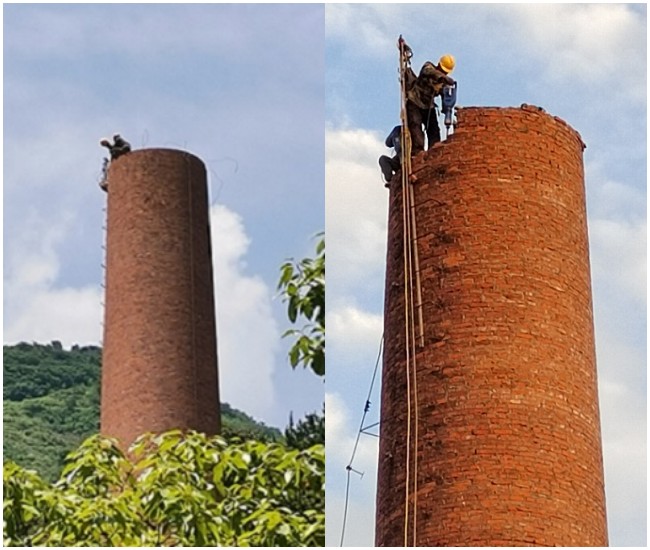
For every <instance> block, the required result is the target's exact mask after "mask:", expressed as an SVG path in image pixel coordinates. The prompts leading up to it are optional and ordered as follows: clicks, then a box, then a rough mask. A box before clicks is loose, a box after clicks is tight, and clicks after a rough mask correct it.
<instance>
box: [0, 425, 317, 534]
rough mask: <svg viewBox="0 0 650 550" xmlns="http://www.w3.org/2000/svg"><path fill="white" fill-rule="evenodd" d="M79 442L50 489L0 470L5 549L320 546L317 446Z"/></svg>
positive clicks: (168, 438)
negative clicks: (1, 475)
mask: <svg viewBox="0 0 650 550" xmlns="http://www.w3.org/2000/svg"><path fill="white" fill-rule="evenodd" d="M128 456H129V458H128V459H127V457H126V456H125V455H124V454H123V453H122V452H121V451H120V450H119V448H118V447H117V446H116V445H115V442H114V441H112V440H110V439H106V438H103V437H101V436H92V437H90V438H88V439H87V440H86V441H85V442H84V443H83V444H82V445H81V447H80V448H79V449H77V450H76V451H74V452H73V453H71V454H70V455H69V456H68V459H67V462H66V466H65V467H64V470H63V472H62V474H61V477H60V478H59V480H58V481H57V482H56V483H54V484H53V485H49V484H47V483H45V482H44V481H43V480H41V479H40V477H39V476H38V475H37V474H36V473H35V472H30V471H26V470H24V469H22V468H20V467H19V466H17V465H16V464H14V463H11V462H9V463H5V465H4V487H3V494H4V502H3V508H4V544H5V546H35V545H42V546H72V545H74V546H323V545H324V543H325V528H324V524H325V514H324V501H325V495H324V490H323V485H324V459H325V456H324V447H323V446H322V445H316V446H313V447H311V448H309V449H306V450H302V451H299V450H288V449H287V448H285V447H284V446H282V445H279V444H275V443H271V444H265V443H260V442H255V441H247V442H241V441H238V440H231V441H229V442H226V441H225V440H224V439H223V438H221V437H212V438H208V437H206V436H204V435H201V434H198V433H194V432H191V433H188V434H185V435H184V434H182V433H181V432H180V431H171V432H167V433H165V434H162V435H158V436H153V435H147V436H143V437H142V438H140V439H139V440H138V441H136V442H135V443H134V444H133V446H132V447H131V448H130V449H129V453H128Z"/></svg>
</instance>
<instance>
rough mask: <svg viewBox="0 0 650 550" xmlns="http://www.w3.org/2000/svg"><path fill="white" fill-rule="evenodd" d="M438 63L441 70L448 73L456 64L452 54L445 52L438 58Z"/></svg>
mask: <svg viewBox="0 0 650 550" xmlns="http://www.w3.org/2000/svg"><path fill="white" fill-rule="evenodd" d="M438 65H440V68H441V69H442V70H443V71H445V72H446V73H447V74H449V73H450V72H451V71H453V70H454V67H455V66H456V60H455V59H454V56H453V55H451V54H449V53H446V54H445V55H443V56H442V57H441V58H440V61H438Z"/></svg>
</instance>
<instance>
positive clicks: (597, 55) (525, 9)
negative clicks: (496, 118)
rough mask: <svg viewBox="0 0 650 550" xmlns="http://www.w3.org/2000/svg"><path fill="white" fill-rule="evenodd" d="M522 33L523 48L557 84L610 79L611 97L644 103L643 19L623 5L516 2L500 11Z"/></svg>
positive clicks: (521, 44)
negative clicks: (615, 96) (540, 63)
mask: <svg viewBox="0 0 650 550" xmlns="http://www.w3.org/2000/svg"><path fill="white" fill-rule="evenodd" d="M500 9H501V10H503V11H504V12H505V13H506V14H508V15H509V16H510V17H511V20H512V22H513V25H514V26H515V28H517V29H518V30H519V38H520V44H519V46H520V47H521V49H522V50H523V51H524V52H526V53H528V54H530V55H534V56H535V57H537V58H538V59H539V60H540V61H542V62H543V63H544V64H545V65H546V77H547V78H549V79H550V80H552V81H553V82H555V83H561V82H563V81H566V79H571V80H575V79H581V80H584V81H585V82H587V83H596V82H599V81H604V80H610V81H611V82H612V94H616V95H618V97H619V100H621V97H622V96H625V97H632V98H634V99H635V100H636V101H637V102H645V97H646V87H645V76H646V66H645V57H644V56H643V55H639V51H638V49H639V44H644V45H645V34H646V27H645V22H644V18H642V17H639V16H638V15H637V14H635V13H634V11H633V10H632V8H631V7H630V6H627V5H624V4H525V5H524V4H519V5H517V4H513V5H510V4H509V5H508V6H507V7H506V6H502V7H501V8H500Z"/></svg>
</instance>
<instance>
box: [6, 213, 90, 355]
mask: <svg viewBox="0 0 650 550" xmlns="http://www.w3.org/2000/svg"><path fill="white" fill-rule="evenodd" d="M24 221H25V222H26V223H25V225H24V228H25V231H24V232H21V233H15V234H14V233H12V234H10V235H8V237H9V243H8V246H7V248H6V249H5V254H6V256H5V258H6V260H5V265H6V272H5V280H4V288H5V294H4V307H5V324H4V341H5V343H8V344H15V343H17V342H20V341H26V342H31V341H36V342H50V341H52V340H59V341H61V342H62V343H63V344H64V345H65V346H68V347H69V346H71V345H72V344H75V343H77V344H97V343H98V342H99V340H100V338H101V324H100V322H101V316H102V308H101V300H102V292H101V289H100V287H99V285H87V286H81V287H76V288H75V287H71V286H60V285H57V283H58V282H59V281H58V277H59V273H60V269H61V265H60V261H59V256H58V247H59V246H60V245H61V244H62V242H63V240H64V238H65V237H66V235H67V234H68V232H69V230H70V226H71V224H70V221H69V220H68V219H67V218H66V217H65V216H63V217H61V218H59V220H58V223H55V224H49V223H45V222H44V220H42V219H40V218H38V217H37V216H36V215H35V214H33V213H32V214H31V215H27V216H26V219H25V220H24Z"/></svg>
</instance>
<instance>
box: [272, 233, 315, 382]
mask: <svg viewBox="0 0 650 550" xmlns="http://www.w3.org/2000/svg"><path fill="white" fill-rule="evenodd" d="M319 237H320V239H319V240H318V242H317V243H316V256H315V258H304V259H303V260H301V261H300V262H296V261H294V260H289V261H287V262H285V263H284V264H282V267H281V268H280V271H281V275H280V281H279V283H278V290H279V291H280V294H281V295H282V297H283V300H284V301H285V302H287V313H288V316H289V321H291V323H296V322H297V320H298V317H302V318H304V319H305V320H306V324H305V325H304V326H303V328H302V329H300V330H298V329H289V330H287V331H286V332H285V333H284V335H283V337H286V336H295V337H296V340H295V342H294V344H293V346H292V347H291V349H290V351H289V361H290V363H291V366H292V367H293V368H296V366H297V365H299V364H301V363H302V364H303V366H304V367H305V368H311V369H312V371H314V373H316V374H317V375H318V376H324V375H325V238H324V237H323V234H322V233H320V234H319Z"/></svg>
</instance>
